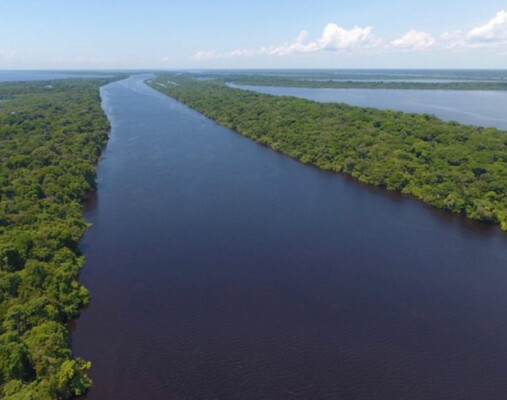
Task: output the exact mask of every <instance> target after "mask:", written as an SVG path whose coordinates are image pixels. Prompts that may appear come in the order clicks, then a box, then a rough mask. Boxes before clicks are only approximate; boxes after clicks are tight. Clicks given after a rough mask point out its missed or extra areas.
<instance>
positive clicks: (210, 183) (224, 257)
mask: <svg viewBox="0 0 507 400" xmlns="http://www.w3.org/2000/svg"><path fill="white" fill-rule="evenodd" d="M146 78H147V76H134V77H131V78H129V79H127V80H124V81H121V82H117V83H113V84H110V85H108V86H106V87H104V88H103V90H102V95H103V105H104V108H105V110H106V112H107V114H108V116H109V118H110V120H111V122H112V132H111V138H110V141H109V144H108V146H107V149H106V150H105V152H104V159H103V160H102V161H101V162H100V164H99V168H98V184H99V190H98V193H97V196H96V197H95V198H93V199H91V200H90V202H89V203H88V204H87V208H86V218H87V219H88V220H89V221H90V222H92V223H93V226H92V228H90V229H89V230H88V231H87V233H86V235H85V237H84V239H83V241H82V247H83V250H84V253H85V255H86V264H85V267H84V269H83V271H82V274H81V278H80V279H81V281H82V282H83V283H84V284H85V285H86V286H87V287H88V288H89V289H90V291H91V295H92V302H91V304H90V306H89V307H88V308H87V309H85V310H83V312H82V315H81V317H80V318H79V319H78V320H77V322H76V324H75V327H74V331H73V349H74V351H75V353H76V354H77V355H79V356H82V357H84V358H85V359H87V360H91V361H92V364H93V367H92V369H91V372H90V375H91V377H92V378H93V380H94V384H95V385H94V387H93V388H92V389H91V390H90V392H89V394H88V395H87V399H89V400H99V399H104V400H105V399H107V400H110V399H122V400H126V399H152V400H158V399H169V400H171V399H210V400H212V399H213V400H214V399H241V400H248V399H255V400H258V399H273V400H275V399H276V400H278V399H305V400H306V399H374V400H379V399H381V400H382V399H385V400H393V399H400V400H401V399H403V400H405V399H450V400H451V399H452V400H455V399H460V400H464V399H470V400H477V399H502V400H504V399H506V398H507V233H502V232H501V231H499V229H497V228H495V227H492V226H488V225H485V224H481V223H476V222H473V221H468V220H466V219H464V218H461V217H459V216H455V215H449V214H447V213H445V212H441V211H438V210H435V209H432V208H430V207H427V206H425V205H423V204H421V203H419V202H417V201H414V200H412V199H410V198H407V197H402V196H399V195H395V194H392V193H386V192H384V191H382V190H378V189H375V188H372V187H368V186H365V185H361V184H359V183H356V182H354V181H352V180H350V179H347V178H346V177H344V176H340V175H334V174H330V173H324V172H321V171H319V170H317V169H315V168H312V167H309V166H305V165H302V164H300V163H298V162H296V161H294V160H292V159H290V158H288V157H285V156H283V155H280V154H277V153H275V152H273V151H271V150H269V149H267V148H265V147H262V146H260V145H257V144H255V143H254V142H252V141H250V140H248V139H246V138H244V137H242V136H240V135H238V134H236V133H234V132H233V131H231V130H229V129H227V128H224V127H221V126H218V125H216V124H215V123H213V122H212V121H210V120H208V119H206V118H205V117H203V116H202V115H200V114H199V113H197V112H195V111H192V110H190V109H188V108H187V107H185V106H184V105H182V104H180V103H178V102H176V101H174V100H172V99H170V98H168V97H166V96H164V95H162V94H159V93H158V92H156V91H154V90H152V89H150V88H148V87H147V86H146V85H144V84H143V83H142V82H143V79H146Z"/></svg>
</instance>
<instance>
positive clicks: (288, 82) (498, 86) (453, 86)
mask: <svg viewBox="0 0 507 400" xmlns="http://www.w3.org/2000/svg"><path fill="white" fill-rule="evenodd" d="M206 77H208V78H210V79H217V80H220V81H222V82H231V83H235V84H238V85H256V86H283V87H300V88H314V89H318V88H322V89H325V88H327V89H399V90H407V89H413V90H507V82H505V81H503V82H501V81H473V80H470V81H454V82H453V81H441V82H438V81H427V82H424V81H405V80H388V79H387V80H383V79H380V78H379V79H378V80H360V79H358V78H357V76H356V77H349V78H348V79H346V80H341V79H340V80H336V79H332V78H322V79H312V78H305V77H295V76H273V75H261V74H251V75H248V74H229V75H228V74H225V75H224V74H209V75H206Z"/></svg>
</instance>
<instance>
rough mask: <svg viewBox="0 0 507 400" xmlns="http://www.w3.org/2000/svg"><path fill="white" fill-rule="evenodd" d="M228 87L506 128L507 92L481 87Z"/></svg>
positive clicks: (232, 85)
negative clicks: (480, 88) (425, 88)
mask: <svg viewBox="0 0 507 400" xmlns="http://www.w3.org/2000/svg"><path fill="white" fill-rule="evenodd" d="M229 86H231V87H234V88H239V89H246V90H253V91H256V92H261V93H267V94H273V95H277V96H295V97H301V98H304V99H309V100H314V101H319V102H325V103H329V102H334V103H347V104H350V105H352V106H361V107H374V108H380V109H383V110H386V109H391V110H398V111H406V112H414V113H420V114H424V113H428V114H434V115H436V116H437V117H439V118H442V119H443V120H446V121H449V120H454V121H458V122H461V123H463V124H471V125H480V126H492V127H496V128H498V129H504V130H507V112H506V110H507V92H504V91H486V90H484V91H480V90H470V91H469V90H409V89H407V90H405V89H321V88H318V89H315V88H295V87H277V86H251V85H235V84H229Z"/></svg>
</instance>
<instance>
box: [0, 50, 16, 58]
mask: <svg viewBox="0 0 507 400" xmlns="http://www.w3.org/2000/svg"><path fill="white" fill-rule="evenodd" d="M15 56H16V52H14V51H9V50H0V58H3V59H8V60H10V59H12V58H14V57H15Z"/></svg>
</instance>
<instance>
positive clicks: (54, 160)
mask: <svg viewBox="0 0 507 400" xmlns="http://www.w3.org/2000/svg"><path fill="white" fill-rule="evenodd" d="M110 80H112V78H111V79H68V80H61V81H51V82H25V83H23V82H17V83H2V84H0V99H7V100H8V101H3V102H0V397H1V398H4V399H11V400H14V399H20V400H21V399H38V400H44V399H66V398H69V397H71V396H75V395H80V394H82V393H84V391H85V390H86V389H87V388H88V387H89V386H90V384H91V381H90V379H89V378H88V377H87V376H86V370H87V369H88V368H89V367H90V363H88V362H86V361H84V360H82V359H80V358H75V357H73V355H72V353H71V350H70V343H69V334H68V331H67V328H66V323H67V322H68V321H69V319H70V318H72V317H75V316H76V315H77V314H78V312H79V309H80V308H81V307H82V305H83V304H84V303H86V302H87V301H88V300H89V295H88V291H87V290H86V289H85V288H84V287H83V286H82V285H81V284H79V283H78V281H77V280H76V277H77V275H78V273H79V270H80V268H81V266H82V264H83V257H82V255H81V253H80V249H79V240H80V238H81V236H82V235H83V232H84V231H85V229H86V228H87V224H86V222H85V221H84V220H83V218H82V209H81V203H82V201H83V199H84V196H85V193H86V192H87V191H89V190H93V189H94V188H95V163H96V162H97V160H98V158H99V155H100V152H101V149H102V148H103V146H104V145H105V144H106V141H107V137H108V132H109V123H108V120H107V118H106V116H105V115H104V112H103V110H102V109H101V106H100V95H99V87H100V86H101V85H104V84H105V83H107V82H108V81H110Z"/></svg>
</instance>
